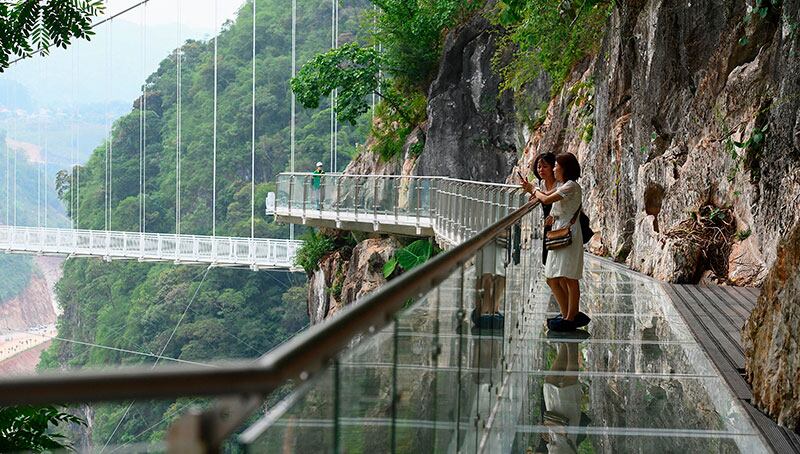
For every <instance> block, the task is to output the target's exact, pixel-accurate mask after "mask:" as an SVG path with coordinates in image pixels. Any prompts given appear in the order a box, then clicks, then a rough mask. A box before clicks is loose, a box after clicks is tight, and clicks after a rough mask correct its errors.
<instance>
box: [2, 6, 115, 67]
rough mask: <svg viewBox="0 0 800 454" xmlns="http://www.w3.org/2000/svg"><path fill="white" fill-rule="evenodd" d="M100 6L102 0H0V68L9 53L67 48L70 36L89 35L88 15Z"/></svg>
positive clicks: (21, 55) (24, 55) (22, 55)
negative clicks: (14, 0) (9, 0)
mask: <svg viewBox="0 0 800 454" xmlns="http://www.w3.org/2000/svg"><path fill="white" fill-rule="evenodd" d="M103 9H104V6H103V2H102V0H44V1H42V0H20V1H17V2H0V47H2V49H0V72H3V71H4V70H5V69H7V68H8V66H9V64H10V58H11V56H17V57H19V58H28V57H30V56H32V55H33V54H35V53H37V52H40V53H41V54H42V55H47V53H48V52H49V49H50V48H51V47H53V46H55V47H61V48H64V49H66V48H67V46H68V45H69V44H71V42H72V39H73V38H77V39H80V38H85V39H89V37H90V36H91V35H93V34H94V32H93V31H92V22H91V19H92V18H93V17H95V16H97V15H99V14H100V13H101V12H102V11H103Z"/></svg>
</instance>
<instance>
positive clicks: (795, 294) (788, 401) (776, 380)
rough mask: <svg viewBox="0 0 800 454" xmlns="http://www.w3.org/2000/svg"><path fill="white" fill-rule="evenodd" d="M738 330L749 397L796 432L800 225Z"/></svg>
mask: <svg viewBox="0 0 800 454" xmlns="http://www.w3.org/2000/svg"><path fill="white" fill-rule="evenodd" d="M777 257H778V259H777V260H776V261H775V265H774V266H773V267H772V269H771V270H770V272H769V275H768V276H767V279H766V281H765V282H764V287H763V288H762V290H761V296H760V297H759V299H758V303H757V304H756V307H755V309H754V310H753V312H752V313H751V314H750V318H749V319H748V320H747V324H746V325H745V327H744V330H743V331H742V338H743V340H744V344H745V356H746V358H747V360H746V368H747V378H748V380H749V381H750V383H751V384H752V385H753V400H754V401H755V403H756V405H757V406H758V407H760V408H762V409H764V410H765V411H766V412H767V413H769V414H770V415H771V416H772V417H773V418H775V419H777V420H778V423H779V424H782V425H784V426H787V427H790V428H793V429H794V430H795V431H796V432H800V339H799V338H798V333H800V223H798V224H797V225H796V226H795V227H794V230H793V231H792V232H791V234H789V235H788V236H787V237H786V238H785V239H784V240H783V242H782V243H781V245H780V247H779V248H778V253H777Z"/></svg>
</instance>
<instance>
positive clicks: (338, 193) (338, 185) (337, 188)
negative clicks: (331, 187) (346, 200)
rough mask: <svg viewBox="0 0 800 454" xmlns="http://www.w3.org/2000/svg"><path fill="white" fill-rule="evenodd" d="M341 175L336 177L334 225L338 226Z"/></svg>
mask: <svg viewBox="0 0 800 454" xmlns="http://www.w3.org/2000/svg"><path fill="white" fill-rule="evenodd" d="M343 179H344V177H343V176H338V177H336V227H339V209H340V207H341V206H342V180H343Z"/></svg>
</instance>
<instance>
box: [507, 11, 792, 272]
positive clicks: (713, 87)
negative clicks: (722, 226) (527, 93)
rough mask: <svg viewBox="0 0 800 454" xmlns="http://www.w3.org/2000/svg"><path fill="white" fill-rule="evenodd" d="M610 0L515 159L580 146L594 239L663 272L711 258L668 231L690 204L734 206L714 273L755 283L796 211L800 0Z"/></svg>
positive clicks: (690, 268) (526, 161)
mask: <svg viewBox="0 0 800 454" xmlns="http://www.w3.org/2000/svg"><path fill="white" fill-rule="evenodd" d="M618 5H619V6H618V7H616V8H615V9H614V12H613V13H612V16H611V18H610V20H609V24H608V27H607V30H608V32H607V34H606V37H605V38H604V41H603V43H602V45H601V48H600V50H599V52H598V53H597V55H596V56H595V57H593V58H588V59H587V60H586V61H584V62H583V63H581V64H580V65H579V66H578V67H577V68H576V69H575V71H574V72H573V75H572V79H571V80H570V81H568V83H567V84H566V86H565V88H564V89H563V90H562V91H561V93H560V94H559V95H558V96H556V97H555V98H554V99H553V100H552V101H551V102H550V105H549V107H548V115H547V118H546V120H545V121H544V123H543V124H542V126H541V127H540V128H539V129H538V130H536V131H534V132H533V134H532V136H531V138H530V140H529V141H528V144H527V146H526V150H525V154H524V157H523V159H522V166H525V167H529V166H530V164H531V162H532V160H533V157H534V156H535V154H536V153H537V152H543V151H553V152H556V153H557V152H571V153H574V154H576V155H577V156H578V158H579V159H580V161H581V164H582V166H583V170H584V174H583V177H582V178H581V180H580V183H581V184H582V185H583V187H584V194H585V199H584V208H586V210H587V212H588V214H589V216H590V218H591V219H592V223H593V225H592V227H593V228H594V230H595V231H596V232H600V234H599V235H598V237H596V238H595V239H594V241H593V242H592V247H593V250H594V251H595V252H599V253H608V254H610V255H611V256H613V257H614V258H615V259H616V260H618V261H625V262H627V263H628V265H629V266H630V267H631V268H633V269H635V270H639V271H643V272H645V273H647V274H651V275H653V276H655V277H657V278H659V279H663V280H667V281H672V282H687V281H690V282H691V281H695V282H696V280H697V279H699V277H700V276H701V275H703V272H704V271H706V269H704V266H705V263H706V262H707V260H704V257H703V255H702V254H703V253H704V252H705V251H702V250H700V251H698V250H697V248H696V247H692V244H691V241H690V242H689V243H690V244H688V245H687V244H686V241H682V240H681V238H679V237H678V236H676V235H675V233H676V229H677V227H678V226H679V224H680V223H681V222H682V221H684V220H686V219H688V218H689V217H690V214H689V213H688V212H689V211H693V210H698V209H700V208H701V207H703V206H709V205H710V206H713V207H718V208H721V209H722V208H730V209H731V218H732V219H729V221H731V222H734V223H735V229H734V231H735V232H738V235H734V236H733V237H732V238H731V241H732V242H733V245H732V247H731V248H730V253H729V255H728V257H726V258H725V259H726V260H725V261H727V263H728V267H727V268H728V269H727V276H721V277H723V278H727V279H728V280H729V281H730V282H733V283H735V284H738V285H758V284H760V283H761V282H762V281H763V279H764V277H765V275H766V270H767V269H768V267H769V265H770V264H771V263H772V262H774V261H775V259H776V255H775V250H776V246H777V243H778V240H779V238H780V237H781V236H783V235H784V234H785V233H786V232H787V230H788V228H789V226H791V225H793V223H794V222H796V221H797V220H798V219H800V210H797V209H796V203H797V200H798V197H800V96H799V95H798V94H800V33H798V32H797V25H796V18H797V17H800V11H798V10H799V9H800V1H797V0H792V1H785V2H780V4H778V6H770V7H769V13H768V14H767V15H766V17H765V18H763V19H762V18H759V17H756V18H754V19H752V20H745V15H746V14H747V5H746V3H745V2H723V3H719V2H711V1H699V2H691V3H690V4H687V3H685V2H675V1H642V0H637V1H623V2H619V3H618ZM792 18H794V19H792ZM744 36H747V41H746V43H745V41H741V42H740V38H742V37H744ZM742 43H745V44H744V45H743V44H742ZM587 132H588V134H587ZM587 136H589V137H587ZM698 254H699V255H698Z"/></svg>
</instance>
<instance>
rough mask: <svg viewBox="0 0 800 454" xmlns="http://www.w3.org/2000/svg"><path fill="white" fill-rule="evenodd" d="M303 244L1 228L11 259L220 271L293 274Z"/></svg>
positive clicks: (1, 245)
mask: <svg viewBox="0 0 800 454" xmlns="http://www.w3.org/2000/svg"><path fill="white" fill-rule="evenodd" d="M300 244H302V242H301V241H292V240H284V239H271V238H236V237H222V236H203V235H175V234H169V233H139V232H115V231H103V230H72V229H54V228H39V227H13V226H0V249H2V250H5V251H6V252H10V253H35V254H56V255H68V256H93V257H102V258H105V259H107V260H111V259H138V260H142V261H173V262H176V263H202V264H209V265H215V266H247V267H250V268H252V269H260V268H294V256H295V252H296V251H297V248H298V247H299V246H300Z"/></svg>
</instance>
